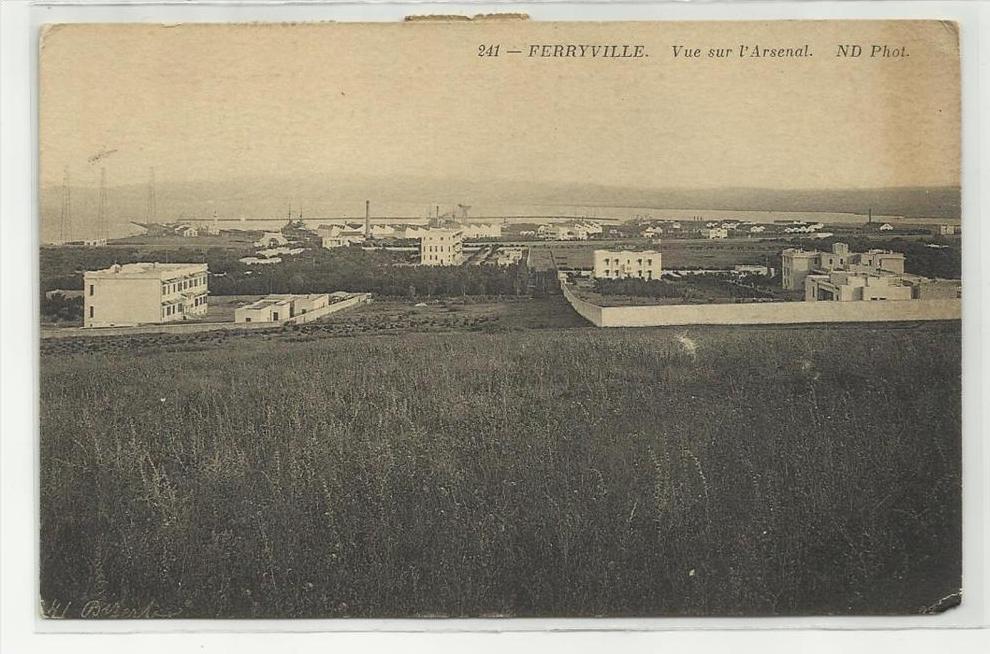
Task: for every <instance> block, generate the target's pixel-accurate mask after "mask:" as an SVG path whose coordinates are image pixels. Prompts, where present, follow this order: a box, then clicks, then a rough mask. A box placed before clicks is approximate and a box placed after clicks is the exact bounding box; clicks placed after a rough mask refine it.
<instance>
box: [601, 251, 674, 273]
mask: <svg viewBox="0 0 990 654" xmlns="http://www.w3.org/2000/svg"><path fill="white" fill-rule="evenodd" d="M660 272H661V267H660V253H659V252H657V251H656V250H595V251H594V253H593V263H592V271H591V276H592V277H595V278H596V279H627V278H630V277H631V278H636V279H660Z"/></svg>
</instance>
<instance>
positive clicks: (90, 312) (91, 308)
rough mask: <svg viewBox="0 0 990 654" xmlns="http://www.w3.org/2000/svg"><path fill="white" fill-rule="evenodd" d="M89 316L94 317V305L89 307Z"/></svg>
mask: <svg viewBox="0 0 990 654" xmlns="http://www.w3.org/2000/svg"><path fill="white" fill-rule="evenodd" d="M89 317H90V318H92V317H93V307H92V306H90V307H89Z"/></svg>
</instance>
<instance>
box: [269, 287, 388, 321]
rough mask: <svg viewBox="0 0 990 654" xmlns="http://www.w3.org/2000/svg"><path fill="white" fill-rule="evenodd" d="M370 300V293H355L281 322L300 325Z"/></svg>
mask: <svg viewBox="0 0 990 654" xmlns="http://www.w3.org/2000/svg"><path fill="white" fill-rule="evenodd" d="M370 300H371V293H356V294H355V295H353V296H351V297H349V298H347V299H346V300H341V301H340V302H334V303H333V304H329V305H327V306H325V307H320V308H319V309H314V310H313V311H307V312H306V313H300V314H299V315H297V316H293V317H291V318H289V319H288V320H286V321H284V322H283V323H281V324H284V325H302V324H303V323H307V322H313V321H314V320H319V319H320V318H322V317H323V316H328V315H330V314H331V313H336V312H337V311H343V310H344V309H349V308H351V307H353V306H354V305H356V304H361V303H362V302H369V301H370ZM268 324H277V323H268Z"/></svg>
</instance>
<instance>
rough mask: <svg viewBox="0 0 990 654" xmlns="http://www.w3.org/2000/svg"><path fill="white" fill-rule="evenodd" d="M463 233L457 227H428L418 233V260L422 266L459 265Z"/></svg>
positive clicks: (461, 256)
mask: <svg viewBox="0 0 990 654" xmlns="http://www.w3.org/2000/svg"><path fill="white" fill-rule="evenodd" d="M463 246H464V233H463V232H462V231H461V230H459V229H437V228H434V229H429V230H427V231H425V232H423V233H421V234H420V235H419V262H420V264H422V265H424V266H459V265H460V264H461V263H462V262H463V260H464V258H463V255H462V248H463Z"/></svg>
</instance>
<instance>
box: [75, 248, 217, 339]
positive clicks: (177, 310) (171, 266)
mask: <svg viewBox="0 0 990 654" xmlns="http://www.w3.org/2000/svg"><path fill="white" fill-rule="evenodd" d="M83 284H84V291H83V292H84V298H85V303H84V307H83V311H84V312H85V313H84V318H83V321H84V322H83V324H84V325H85V326H86V327H114V326H125V325H140V324H149V323H166V322H173V321H177V320H188V319H192V318H199V317H202V316H204V315H206V311H207V308H208V301H207V297H208V271H207V265H206V264H205V263H128V264H124V265H120V264H114V265H113V266H110V267H109V268H107V269H105V270H89V271H86V273H85V274H84V275H83Z"/></svg>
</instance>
